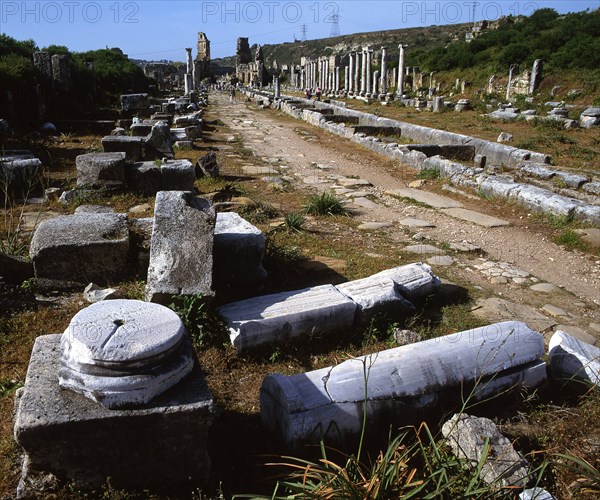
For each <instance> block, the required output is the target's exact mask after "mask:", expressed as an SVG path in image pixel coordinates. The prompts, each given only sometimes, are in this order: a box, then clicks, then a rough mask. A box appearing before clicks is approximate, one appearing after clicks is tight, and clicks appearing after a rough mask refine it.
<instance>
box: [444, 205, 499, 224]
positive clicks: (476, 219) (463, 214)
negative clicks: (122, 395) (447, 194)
mask: <svg viewBox="0 0 600 500" xmlns="http://www.w3.org/2000/svg"><path fill="white" fill-rule="evenodd" d="M442 212H444V213H445V214H446V215H449V216H450V217H454V218H455V219H462V220H466V221H467V222H473V223H475V224H478V225H479V226H483V227H500V226H509V225H510V222H508V221H506V220H503V219H498V218H497V217H492V216H491V215H486V214H482V213H479V212H475V211H473V210H467V209H466V208H444V209H442Z"/></svg>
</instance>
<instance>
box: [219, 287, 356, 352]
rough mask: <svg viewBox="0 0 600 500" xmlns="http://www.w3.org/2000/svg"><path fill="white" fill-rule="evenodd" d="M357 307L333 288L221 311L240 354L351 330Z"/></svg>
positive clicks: (268, 297)
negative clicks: (268, 345)
mask: <svg viewBox="0 0 600 500" xmlns="http://www.w3.org/2000/svg"><path fill="white" fill-rule="evenodd" d="M355 311H356V304H355V303H354V302H353V301H352V300H350V299H349V298H347V297H346V296H344V295H343V294H342V293H340V292H339V291H338V290H337V289H336V288H335V287H334V286H333V285H322V286H315V287H311V288H304V289H302V290H295V291H293V292H281V293H275V294H270V295H263V296H260V297H253V298H251V299H246V300H241V301H238V302H232V303H231V304H226V305H224V306H222V307H220V308H219V314H220V315H221V317H222V318H223V319H224V320H225V322H226V323H227V326H228V328H229V337H230V339H231V343H232V344H233V345H234V346H235V347H236V349H237V350H238V352H239V353H242V352H245V351H248V350H251V349H256V348H258V347H261V346H264V345H267V344H285V343H287V342H289V341H291V340H292V339H299V338H306V337H308V336H309V335H311V334H315V333H324V332H339V331H345V330H348V331H349V330H350V329H351V328H352V326H353V323H354V315H355Z"/></svg>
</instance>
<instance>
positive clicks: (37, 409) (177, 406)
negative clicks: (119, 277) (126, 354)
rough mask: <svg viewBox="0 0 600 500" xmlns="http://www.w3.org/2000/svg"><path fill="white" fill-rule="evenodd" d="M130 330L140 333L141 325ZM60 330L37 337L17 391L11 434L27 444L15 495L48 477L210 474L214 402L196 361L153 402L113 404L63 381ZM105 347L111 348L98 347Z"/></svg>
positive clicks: (186, 483) (143, 479)
mask: <svg viewBox="0 0 600 500" xmlns="http://www.w3.org/2000/svg"><path fill="white" fill-rule="evenodd" d="M117 319H118V318H117ZM115 326H117V325H115ZM156 327H157V325H156V324H154V325H152V329H150V330H146V334H148V336H149V337H150V341H151V343H152V344H153V345H154V346H157V345H159V343H160V342H161V340H160V337H161V336H160V335H157V334H156V330H157V328H156ZM97 333H99V332H98V331H97V330H96V329H91V330H90V335H89V338H88V339H87V342H88V343H87V344H85V346H86V349H88V348H89V347H91V346H92V343H93V342H94V341H99V340H100V339H99V337H98V338H96V339H94V337H93V336H94V335H96V334H97ZM130 333H132V334H133V335H134V336H135V338H137V339H138V340H140V337H139V335H140V333H141V332H140V331H130ZM61 337H62V335H43V336H40V337H38V338H37V339H36V340H35V345H34V347H33V352H32V354H31V360H30V362H29V368H28V371H27V377H26V379H25V386H24V387H23V388H22V389H20V390H19V392H18V393H17V397H16V402H15V410H16V411H15V421H14V438H15V440H16V442H17V443H18V444H19V445H20V446H21V447H22V449H23V452H24V460H23V468H22V475H21V481H20V483H19V488H18V491H17V496H18V497H28V498H38V497H39V496H43V495H42V493H43V492H42V491H40V490H39V488H40V485H44V483H45V482H46V480H47V478H49V477H54V478H56V479H57V480H58V481H60V482H63V481H65V482H72V483H73V484H74V485H75V487H78V488H99V487H100V486H101V485H103V484H106V481H107V478H110V481H111V485H112V486H114V487H117V488H128V489H129V488H132V489H134V488H137V489H146V488H153V487H155V488H156V487H160V488H164V487H165V486H173V487H184V488H188V490H190V489H193V488H194V487H196V486H197V485H198V484H201V483H202V482H204V481H206V480H208V478H209V476H210V458H209V455H208V452H207V434H208V430H209V428H210V426H211V424H212V421H213V419H214V418H215V415H216V408H215V406H214V403H213V399H212V395H211V393H210V391H209V389H208V387H207V385H206V382H205V380H204V377H203V375H202V370H201V369H200V367H199V366H198V365H197V363H196V364H195V366H194V369H193V370H192V372H191V373H190V374H189V375H188V376H187V377H185V378H184V379H183V380H181V381H180V382H179V383H178V384H176V385H174V386H173V387H171V388H170V389H169V390H168V391H166V392H164V393H162V394H160V395H159V396H157V397H155V398H154V399H152V400H151V401H150V402H149V403H147V404H145V405H142V406H139V407H137V408H130V409H112V410H111V409H108V408H106V407H104V406H102V405H100V404H98V403H96V402H95V401H92V400H90V399H88V398H85V397H83V396H81V395H80V394H77V393H75V392H73V391H71V390H66V389H63V388H61V387H60V385H59V383H58V379H59V375H58V374H59V370H60V369H61V366H62V365H61ZM106 340H108V343H109V344H110V343H111V342H113V344H112V345H113V347H114V346H115V343H116V342H123V343H124V345H133V343H134V342H132V343H131V344H127V339H124V338H122V337H121V338H119V334H118V332H117V337H116V338H114V340H111V339H106ZM136 349H137V348H136ZM140 349H143V346H140ZM83 352H88V353H89V352H90V351H89V350H86V351H83ZM102 352H106V350H103V349H99V350H98V353H102ZM133 352H136V353H138V354H141V351H139V350H134V351H133ZM140 361H141V362H143V360H140ZM106 365H110V361H108V362H107V363H106ZM131 368H134V367H133V366H130V367H128V369H131ZM102 369H106V368H102ZM135 369H136V370H137V369H139V368H138V367H135ZM142 370H143V369H142ZM124 376H129V377H131V376H132V375H131V373H127V372H125V374H124Z"/></svg>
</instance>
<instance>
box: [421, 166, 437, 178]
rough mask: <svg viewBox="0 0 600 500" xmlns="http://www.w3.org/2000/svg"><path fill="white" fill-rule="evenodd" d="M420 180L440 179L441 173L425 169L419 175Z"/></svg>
mask: <svg viewBox="0 0 600 500" xmlns="http://www.w3.org/2000/svg"><path fill="white" fill-rule="evenodd" d="M417 178H419V179H439V178H440V171H439V170H436V169H434V168H424V169H423V170H421V171H420V172H419V173H418V174H417Z"/></svg>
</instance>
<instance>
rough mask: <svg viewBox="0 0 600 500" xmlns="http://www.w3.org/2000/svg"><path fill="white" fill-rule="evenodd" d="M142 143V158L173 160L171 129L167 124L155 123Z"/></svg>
mask: <svg viewBox="0 0 600 500" xmlns="http://www.w3.org/2000/svg"><path fill="white" fill-rule="evenodd" d="M144 141H145V145H144V158H145V159H146V160H157V159H162V158H174V156H175V154H174V152H173V142H172V141H171V129H170V128H169V125H168V124H167V122H163V121H159V122H158V123H155V124H154V125H153V126H152V129H151V130H150V133H149V134H148V135H147V136H146V138H145V140H144Z"/></svg>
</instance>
